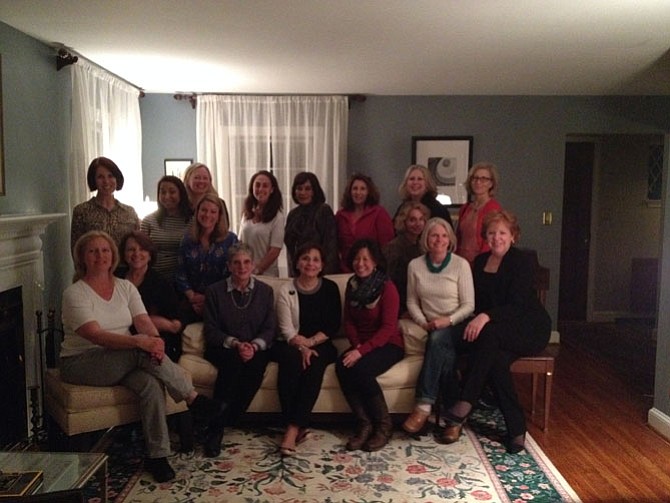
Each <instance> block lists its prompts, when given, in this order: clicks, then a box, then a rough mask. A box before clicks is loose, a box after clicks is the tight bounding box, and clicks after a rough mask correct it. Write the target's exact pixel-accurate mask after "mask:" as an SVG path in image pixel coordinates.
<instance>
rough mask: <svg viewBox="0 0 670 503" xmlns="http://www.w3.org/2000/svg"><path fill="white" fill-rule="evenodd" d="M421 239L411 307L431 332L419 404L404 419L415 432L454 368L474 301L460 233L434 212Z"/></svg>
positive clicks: (410, 280)
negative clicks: (421, 251) (459, 246)
mask: <svg viewBox="0 0 670 503" xmlns="http://www.w3.org/2000/svg"><path fill="white" fill-rule="evenodd" d="M420 243H421V247H422V248H423V249H424V250H425V251H426V253H425V254H424V255H422V256H420V257H417V258H415V259H414V260H412V261H411V262H410V263H409V266H408V268H407V309H408V311H409V314H410V316H411V317H412V319H413V320H414V321H415V322H416V323H417V324H418V325H420V326H421V328H423V329H424V330H426V331H427V332H428V339H427V342H426V353H425V356H424V359H423V365H422V367H421V373H420V374H419V378H418V380H417V383H416V402H417V403H416V407H415V408H414V411H413V412H412V413H411V414H410V415H409V416H408V417H407V419H406V420H405V422H404V423H403V425H402V427H403V429H404V430H405V431H406V432H408V433H417V432H419V431H421V429H422V428H423V427H424V425H425V424H426V420H427V419H428V416H430V413H431V409H432V407H433V405H434V404H435V402H436V400H437V396H438V392H439V391H440V384H441V383H443V382H444V381H445V378H447V377H449V375H450V374H452V371H453V367H454V363H455V360H456V349H455V348H456V344H457V340H458V339H460V338H461V337H462V335H463V329H464V328H465V321H466V319H467V318H468V316H470V315H471V314H472V312H473V310H474V307H475V292H474V287H473V283H472V273H471V272H470V265H469V264H468V262H467V261H466V260H465V259H464V258H461V257H459V256H458V255H456V254H454V253H453V250H454V249H455V248H456V236H455V235H454V231H453V230H452V228H451V225H449V224H448V223H447V222H446V221H445V220H443V219H441V218H431V219H430V220H429V221H428V223H427V224H426V228H425V229H424V231H423V234H422V235H421V239H420Z"/></svg>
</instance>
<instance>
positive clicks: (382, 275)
mask: <svg viewBox="0 0 670 503" xmlns="http://www.w3.org/2000/svg"><path fill="white" fill-rule="evenodd" d="M347 262H348V264H347V265H348V267H349V268H350V269H352V270H353V271H354V275H353V276H352V277H351V278H350V279H349V282H348V283H347V289H346V293H345V299H344V302H345V306H344V328H345V333H346V335H347V338H348V339H349V343H350V347H349V349H348V350H347V351H345V352H344V353H343V354H342V355H341V356H340V358H339V359H338V360H337V362H336V366H335V371H336V373H337V377H338V379H339V381H340V387H341V388H342V392H343V393H344V396H345V398H346V399H347V402H348V403H349V407H351V410H352V411H353V413H354V416H355V419H356V432H355V434H354V436H353V437H351V438H350V439H349V441H348V442H347V444H346V448H347V450H359V449H363V450H365V451H369V452H371V451H377V450H379V449H381V448H382V447H384V446H385V445H386V444H387V443H388V441H389V439H390V438H391V435H392V428H393V424H392V422H391V417H390V415H389V411H388V407H387V405H386V400H385V399H384V395H383V393H382V390H381V388H380V386H379V384H378V383H377V376H379V375H381V374H383V373H384V372H386V371H387V370H388V369H390V368H391V367H392V366H393V365H395V364H396V363H397V362H399V361H400V360H401V359H402V358H403V355H404V344H403V339H402V335H401V333H400V329H399V327H398V309H399V305H400V298H399V296H398V290H397V289H396V287H395V285H394V284H393V281H391V280H390V279H389V277H388V276H387V275H386V272H385V271H384V267H383V266H384V257H383V255H382V253H381V250H380V248H379V244H378V243H377V241H375V240H373V239H361V240H358V241H356V242H355V243H354V245H353V246H352V247H351V249H350V251H349V255H348V260H347Z"/></svg>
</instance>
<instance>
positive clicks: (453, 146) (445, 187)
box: [412, 136, 472, 204]
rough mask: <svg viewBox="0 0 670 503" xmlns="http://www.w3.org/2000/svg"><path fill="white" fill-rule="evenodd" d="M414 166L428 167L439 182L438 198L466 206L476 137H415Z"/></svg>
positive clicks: (413, 140) (413, 141) (413, 147)
mask: <svg viewBox="0 0 670 503" xmlns="http://www.w3.org/2000/svg"><path fill="white" fill-rule="evenodd" d="M412 163H414V164H421V165H423V166H426V167H427V168H428V170H429V171H430V172H431V173H432V175H433V178H434V179H435V181H436V182H437V193H438V195H445V196H448V197H449V198H450V199H451V203H450V204H464V203H466V202H467V199H468V193H467V190H466V188H465V180H466V178H467V177H468V170H469V169H470V164H471V163H472V136H412Z"/></svg>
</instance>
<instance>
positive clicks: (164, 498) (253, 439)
mask: <svg viewBox="0 0 670 503" xmlns="http://www.w3.org/2000/svg"><path fill="white" fill-rule="evenodd" d="M501 424H502V418H501V417H500V414H499V413H498V412H497V411H476V412H475V414H473V416H472V417H471V418H470V420H469V422H468V428H467V429H466V434H465V435H463V436H462V437H461V439H460V441H459V442H457V443H455V444H452V445H449V446H446V445H440V444H438V443H436V442H435V441H434V439H433V436H432V434H427V435H424V436H422V437H420V438H410V437H408V436H407V435H405V434H404V433H403V432H398V431H396V432H395V434H394V437H393V440H392V441H391V442H390V443H389V444H388V445H387V446H386V447H385V448H384V449H382V450H381V451H378V452H376V453H365V452H361V451H357V452H353V453H352V452H347V451H345V450H344V448H343V446H344V443H345V442H346V438H347V435H348V433H349V432H348V431H346V430H344V429H342V428H341V427H338V428H336V429H333V430H325V429H314V430H313V431H312V433H311V434H310V435H309V437H308V439H307V440H306V441H305V442H304V443H302V444H301V445H300V446H299V450H298V454H297V455H296V456H295V457H282V456H281V455H280V454H279V452H278V451H277V445H278V442H279V441H280V440H281V431H280V430H279V429H274V428H255V429H253V430H242V429H235V430H226V434H225V435H224V443H223V449H222V453H221V455H220V456H219V458H216V459H208V458H205V457H203V456H202V454H201V451H200V450H199V449H198V450H196V452H195V453H190V454H175V455H173V456H172V457H171V459H170V462H171V464H172V466H173V468H174V469H175V472H176V473H177V478H176V479H175V480H173V481H171V482H169V483H165V484H156V483H155V482H153V479H151V477H150V476H149V475H148V474H145V473H143V472H142V471H141V468H142V456H143V452H142V438H141V433H140V432H139V428H137V426H129V427H124V428H119V429H117V430H116V431H115V432H114V434H113V436H112V437H111V439H110V442H109V444H108V447H107V448H106V452H107V453H108V455H109V456H110V460H109V471H110V475H109V481H108V497H109V501H110V502H116V503H121V502H123V503H135V502H161V503H172V502H174V503H177V502H180V503H185V502H197V501H216V502H244V503H251V502H254V503H279V502H281V503H317V502H319V503H321V502H326V503H335V502H338V503H339V502H341V503H381V502H388V503H410V502H417V501H421V502H425V503H437V502H438V501H439V502H445V501H447V502H480V501H488V502H514V503H517V502H519V503H520V502H524V501H530V500H533V501H542V502H559V501H566V502H573V501H579V498H578V497H577V496H576V494H575V493H574V491H572V489H571V488H570V487H569V486H568V484H567V483H566V482H565V481H564V480H563V478H562V477H561V476H560V474H558V472H556V470H555V468H554V467H553V465H552V464H551V463H550V462H549V461H548V460H547V459H546V457H545V456H544V454H543V453H542V451H541V450H540V448H539V447H538V446H537V445H536V444H535V442H534V441H533V440H532V438H528V439H527V442H526V444H527V450H526V451H524V452H523V453H522V454H519V455H509V454H507V453H506V452H505V449H504V447H503V446H502V444H501V440H502V437H501V433H503V434H504V430H502V429H501V428H500V425H501ZM88 501H89V503H95V501H96V499H95V498H89V500H88Z"/></svg>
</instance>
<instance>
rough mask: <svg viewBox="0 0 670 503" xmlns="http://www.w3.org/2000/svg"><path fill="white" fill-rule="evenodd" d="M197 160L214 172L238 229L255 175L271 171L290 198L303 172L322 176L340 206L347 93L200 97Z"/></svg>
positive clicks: (288, 205) (286, 199)
mask: <svg viewBox="0 0 670 503" xmlns="http://www.w3.org/2000/svg"><path fill="white" fill-rule="evenodd" d="M196 110H197V112H196V114H197V122H196V123H197V130H196V136H197V152H198V159H199V160H200V161H201V162H203V163H205V164H206V165H207V166H209V168H210V169H211V170H212V172H213V176H214V178H215V187H216V189H217V190H218V192H219V195H220V196H221V197H223V199H225V201H226V203H227V204H228V207H229V210H230V213H231V225H232V227H233V229H236V228H237V227H238V225H239V223H240V220H241V209H242V203H243V201H244V197H245V195H246V192H247V185H248V183H249V180H250V178H251V176H252V175H253V174H254V173H255V172H256V171H258V170H261V169H268V170H272V171H273V173H274V174H275V176H276V177H277V180H278V181H279V184H280V189H281V191H282V194H283V196H284V206H285V212H286V213H288V210H289V209H290V208H291V207H293V206H294V204H293V202H292V200H291V191H290V189H291V185H292V183H293V177H294V176H295V175H296V174H297V173H299V172H301V171H310V172H313V173H314V174H315V175H316V176H317V177H318V179H319V182H320V183H321V186H322V188H323V190H324V192H325V194H326V199H327V202H328V204H330V205H331V206H332V207H333V209H334V210H336V209H337V205H338V200H339V196H340V193H341V191H342V189H343V187H344V181H345V179H346V152H347V127H348V110H349V109H348V102H347V98H346V97H343V96H219V95H202V96H198V104H197V109H196Z"/></svg>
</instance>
